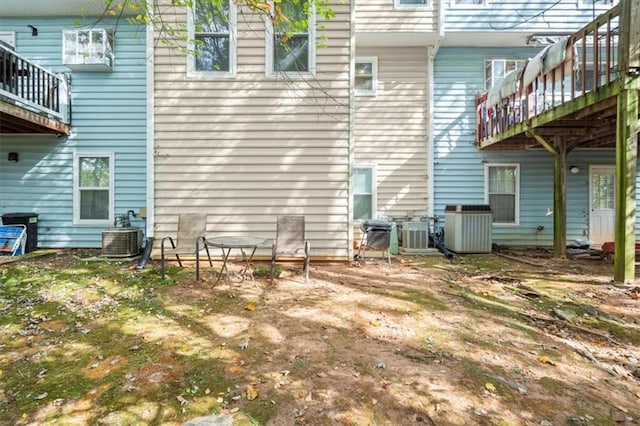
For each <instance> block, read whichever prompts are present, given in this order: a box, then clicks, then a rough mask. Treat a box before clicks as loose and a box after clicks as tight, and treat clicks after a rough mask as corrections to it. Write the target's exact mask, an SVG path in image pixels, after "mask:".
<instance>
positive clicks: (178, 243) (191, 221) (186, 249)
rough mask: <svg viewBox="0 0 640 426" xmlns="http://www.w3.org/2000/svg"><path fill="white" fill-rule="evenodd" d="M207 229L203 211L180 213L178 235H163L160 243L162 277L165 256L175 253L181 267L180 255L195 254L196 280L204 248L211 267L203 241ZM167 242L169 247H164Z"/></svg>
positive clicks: (207, 248)
mask: <svg viewBox="0 0 640 426" xmlns="http://www.w3.org/2000/svg"><path fill="white" fill-rule="evenodd" d="M206 229H207V215H206V214H204V213H181V214H180V216H179V218H178V235H177V237H176V238H175V239H174V238H172V237H164V238H162V241H161V243H160V264H161V265H162V266H161V267H162V278H163V279H164V277H165V275H166V265H165V263H166V262H165V257H166V256H171V255H175V256H176V259H177V260H178V265H180V266H181V267H182V260H181V259H180V255H195V256H196V280H199V279H200V253H201V252H202V250H204V251H205V252H206V254H207V259H209V266H211V267H213V263H212V262H211V255H210V254H209V247H207V244H206V243H205V233H206ZM166 242H169V243H170V244H171V247H168V248H165V243H166Z"/></svg>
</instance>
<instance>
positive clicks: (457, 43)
mask: <svg viewBox="0 0 640 426" xmlns="http://www.w3.org/2000/svg"><path fill="white" fill-rule="evenodd" d="M532 34H533V33H532V32H531V31H529V32H516V31H509V32H499V31H465V32H446V33H445V35H444V39H443V40H442V44H441V45H442V46H449V47H515V46H527V41H528V40H529V37H531V35H532Z"/></svg>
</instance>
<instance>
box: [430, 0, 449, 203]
mask: <svg viewBox="0 0 640 426" xmlns="http://www.w3.org/2000/svg"><path fill="white" fill-rule="evenodd" d="M444 4H445V0H440V1H439V2H438V20H437V25H438V37H437V39H436V42H435V43H434V45H433V46H427V188H428V194H429V199H428V201H427V214H428V215H429V216H435V157H434V153H435V149H434V144H435V139H434V137H433V127H434V126H433V110H434V108H433V106H434V105H433V104H434V94H433V92H434V86H435V78H434V75H433V69H434V66H433V63H434V61H435V58H436V55H437V54H438V49H440V44H441V43H442V40H443V39H444V34H445V28H444V25H445V24H444V22H445V8H444Z"/></svg>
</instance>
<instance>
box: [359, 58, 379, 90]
mask: <svg viewBox="0 0 640 426" xmlns="http://www.w3.org/2000/svg"><path fill="white" fill-rule="evenodd" d="M354 84H355V94H356V96H375V95H376V94H377V93H378V58H375V57H371V58H356V65H355V78H354Z"/></svg>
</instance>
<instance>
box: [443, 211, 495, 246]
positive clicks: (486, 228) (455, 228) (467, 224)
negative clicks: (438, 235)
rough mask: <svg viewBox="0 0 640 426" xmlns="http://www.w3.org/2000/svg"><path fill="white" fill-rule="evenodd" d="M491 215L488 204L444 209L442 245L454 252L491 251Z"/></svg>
mask: <svg viewBox="0 0 640 426" xmlns="http://www.w3.org/2000/svg"><path fill="white" fill-rule="evenodd" d="M492 224H493V215H492V213H491V206H489V205H452V206H445V209H444V245H445V247H446V248H448V249H449V250H451V251H454V252H456V253H491V245H492V240H491V231H492Z"/></svg>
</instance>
